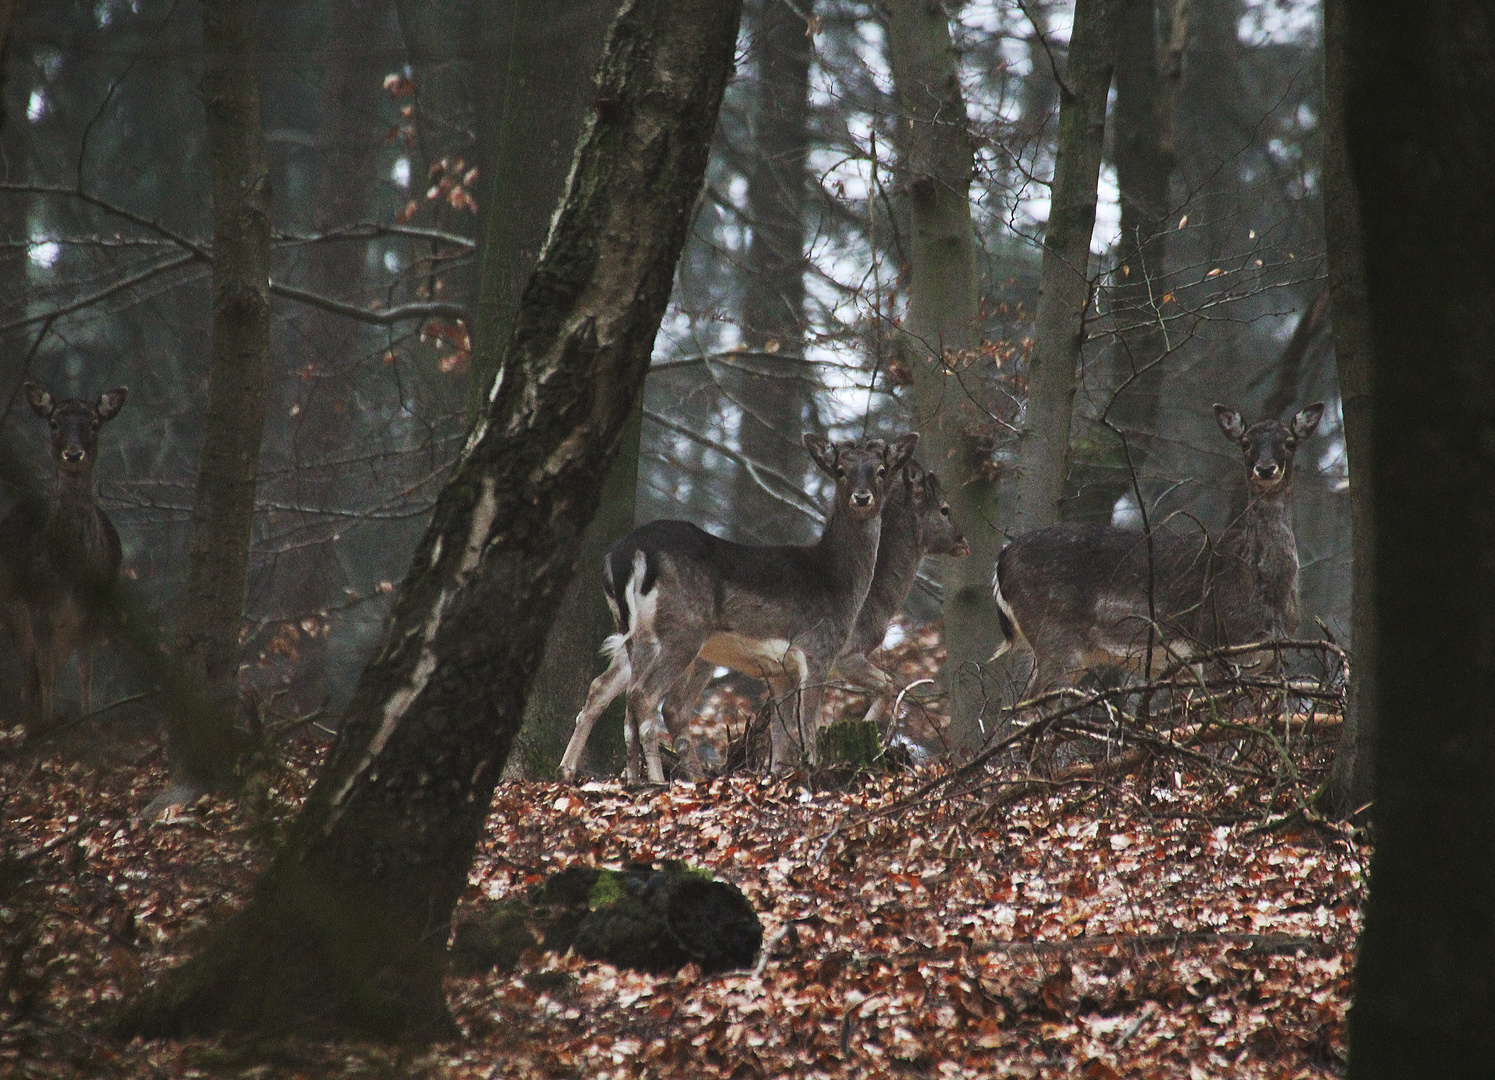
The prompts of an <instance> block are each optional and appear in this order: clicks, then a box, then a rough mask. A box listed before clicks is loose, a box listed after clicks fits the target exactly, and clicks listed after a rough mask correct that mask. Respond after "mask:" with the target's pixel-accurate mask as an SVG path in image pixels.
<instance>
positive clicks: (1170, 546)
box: [993, 404, 1324, 691]
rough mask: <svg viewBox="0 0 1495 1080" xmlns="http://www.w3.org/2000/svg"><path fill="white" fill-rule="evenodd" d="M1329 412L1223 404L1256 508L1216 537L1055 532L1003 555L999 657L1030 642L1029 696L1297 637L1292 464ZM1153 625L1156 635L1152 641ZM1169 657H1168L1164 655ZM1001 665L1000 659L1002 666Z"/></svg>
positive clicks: (1219, 414)
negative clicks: (1116, 670)
mask: <svg viewBox="0 0 1495 1080" xmlns="http://www.w3.org/2000/svg"><path fill="white" fill-rule="evenodd" d="M1323 412H1324V406H1323V405H1322V404H1314V405H1310V406H1308V407H1307V408H1306V409H1303V410H1302V411H1301V412H1299V413H1298V414H1297V415H1296V416H1294V417H1293V419H1292V421H1291V422H1290V423H1286V424H1284V423H1281V422H1280V421H1277V420H1260V421H1257V422H1256V423H1254V424H1251V425H1250V426H1247V425H1246V424H1245V423H1244V422H1243V421H1242V420H1241V417H1240V414H1239V413H1237V412H1235V411H1234V410H1233V409H1228V408H1226V407H1225V406H1224V405H1216V406H1215V419H1216V422H1217V423H1218V424H1219V427H1220V430H1221V432H1223V433H1224V435H1225V437H1226V438H1227V439H1229V440H1231V442H1233V443H1236V444H1237V445H1238V446H1239V447H1240V448H1241V450H1242V452H1243V454H1244V457H1245V466H1246V486H1247V489H1248V496H1249V497H1248V499H1247V502H1246V508H1245V509H1244V510H1243V511H1242V512H1241V514H1240V516H1239V517H1237V518H1236V519H1235V520H1234V521H1233V522H1231V524H1230V526H1229V527H1228V528H1227V529H1226V530H1225V531H1224V532H1223V533H1222V534H1221V535H1220V536H1218V537H1216V538H1214V539H1211V538H1210V537H1208V536H1205V535H1202V534H1194V535H1178V534H1175V533H1171V532H1166V531H1163V530H1161V529H1155V530H1153V531H1152V534H1151V543H1150V544H1149V537H1148V535H1147V534H1146V533H1143V532H1142V531H1140V530H1134V529H1122V528H1117V527H1114V526H1108V525H1086V524H1066V525H1053V526H1050V527H1048V528H1044V529H1037V530H1035V531H1033V532H1030V533H1026V534H1024V535H1023V536H1019V537H1018V538H1017V539H1016V540H1014V541H1012V543H1010V544H1008V545H1007V546H1006V547H1005V548H1003V549H1002V554H1001V556H1000V557H999V558H998V560H997V568H996V577H995V580H994V582H993V586H994V592H995V596H996V602H997V609H998V613H999V617H1000V619H1001V622H1002V632H1003V635H1004V637H1005V638H1006V639H1007V640H1006V642H1004V644H1003V645H1002V646H1001V647H1000V648H999V649H998V650H997V653H996V656H1001V655H1002V654H1003V653H1004V652H1006V651H1007V649H1008V648H1009V647H1010V646H1011V644H1012V642H1013V641H1014V640H1015V638H1016V637H1017V636H1018V635H1019V634H1020V635H1021V636H1022V637H1023V638H1025V639H1026V640H1027V642H1028V645H1029V646H1030V647H1031V648H1032V650H1033V656H1034V667H1033V676H1032V679H1031V682H1030V687H1031V688H1032V689H1034V690H1040V691H1041V690H1047V689H1051V688H1053V687H1055V686H1059V685H1064V684H1065V683H1066V682H1067V681H1069V680H1073V679H1074V678H1075V677H1076V676H1077V675H1079V674H1080V673H1081V672H1083V671H1085V670H1086V669H1088V668H1092V667H1098V666H1103V665H1120V666H1123V667H1129V668H1132V669H1136V668H1139V667H1141V666H1142V664H1143V660H1144V657H1145V656H1146V655H1147V653H1148V649H1149V643H1151V644H1152V645H1153V646H1155V647H1156V648H1157V649H1158V651H1159V655H1168V656H1170V658H1171V657H1178V658H1186V657H1188V656H1190V655H1192V654H1197V653H1198V652H1199V651H1200V650H1207V649H1212V648H1217V647H1220V646H1224V645H1242V644H1249V643H1251V642H1254V641H1262V640H1266V639H1269V638H1276V637H1285V636H1289V635H1291V634H1292V632H1293V631H1294V630H1295V629H1297V625H1298V549H1297V541H1296V538H1295V537H1294V535H1293V522H1292V506H1291V499H1290V497H1291V495H1292V488H1293V456H1294V454H1295V453H1296V452H1297V449H1298V444H1299V443H1301V442H1302V441H1303V440H1304V439H1306V438H1308V437H1309V436H1310V435H1312V434H1313V432H1314V429H1316V428H1317V427H1318V423H1319V419H1320V417H1321V416H1322V415H1323ZM1150 628H1151V632H1150ZM1164 650H1166V653H1165V652H1164ZM995 658H996V657H995V656H994V657H993V659H995Z"/></svg>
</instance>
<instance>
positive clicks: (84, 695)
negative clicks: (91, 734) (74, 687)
mask: <svg viewBox="0 0 1495 1080" xmlns="http://www.w3.org/2000/svg"><path fill="white" fill-rule="evenodd" d="M91 712H93V646H92V645H90V644H88V643H87V642H84V643H83V644H82V645H80V646H78V717H79V719H82V718H84V717H86V716H88V714H89V713H91Z"/></svg>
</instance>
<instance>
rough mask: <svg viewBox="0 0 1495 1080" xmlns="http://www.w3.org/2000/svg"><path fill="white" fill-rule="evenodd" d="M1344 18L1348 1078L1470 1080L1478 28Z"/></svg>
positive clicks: (1491, 51)
mask: <svg viewBox="0 0 1495 1080" xmlns="http://www.w3.org/2000/svg"><path fill="white" fill-rule="evenodd" d="M1342 10H1343V11H1344V14H1345V19H1344V31H1343V32H1344V37H1343V42H1344V58H1345V61H1346V69H1345V82H1344V98H1345V106H1344V117H1345V126H1346V130H1347V134H1348V143H1349V150H1350V157H1351V162H1352V167H1353V174H1354V180H1355V187H1356V190H1357V193H1358V195H1359V200H1360V211H1361V221H1362V224H1363V228H1364V234H1363V235H1364V245H1365V247H1364V251H1365V281H1366V295H1367V299H1368V301H1369V313H1370V331H1371V339H1372V349H1371V372H1372V380H1371V381H1372V386H1371V459H1370V464H1371V472H1372V477H1371V481H1372V493H1373V497H1374V500H1375V501H1374V506H1373V510H1372V516H1373V523H1374V529H1373V532H1374V542H1375V565H1376V581H1375V608H1376V618H1377V629H1378V630H1379V640H1380V641H1383V642H1390V641H1395V642H1396V645H1397V647H1396V648H1395V649H1382V650H1380V652H1379V655H1378V663H1377V665H1376V669H1377V682H1376V694H1377V703H1378V706H1379V707H1378V714H1379V716H1380V723H1379V725H1378V727H1377V730H1376V739H1375V799H1376V802H1375V810H1374V816H1375V823H1376V847H1375V855H1374V857H1373V858H1372V861H1371V868H1370V881H1371V888H1370V895H1369V898H1368V900H1367V902H1366V910H1365V929H1364V932H1363V934H1362V936H1361V939H1360V947H1359V959H1358V962H1357V964H1356V968H1355V999H1354V1001H1355V1003H1354V1008H1353V1009H1352V1010H1351V1012H1350V1021H1349V1035H1350V1064H1349V1075H1350V1076H1351V1077H1353V1078H1356V1080H1366V1078H1381V1077H1398V1078H1400V1077H1430V1076H1437V1077H1449V1078H1458V1077H1476V1076H1480V1077H1482V1076H1488V1075H1489V1074H1490V1068H1491V1064H1490V1063H1491V1062H1492V1061H1495V863H1492V861H1491V857H1490V853H1491V850H1492V847H1495V784H1492V783H1491V780H1490V778H1491V776H1492V774H1495V635H1492V634H1491V633H1490V612H1491V611H1492V610H1495V559H1492V558H1491V552H1492V551H1495V470H1492V449H1491V448H1492V438H1491V432H1492V417H1495V365H1492V364H1491V362H1490V360H1491V357H1492V356H1495V264H1492V262H1491V260H1490V252H1491V251H1492V250H1495V216H1492V214H1491V213H1490V208H1491V207H1492V206H1495V18H1492V13H1491V10H1490V7H1489V5H1488V4H1487V3H1483V2H1482V0H1389V2H1386V3H1381V4H1362V3H1352V4H1347V5H1346V6H1345V8H1344V9H1342ZM1335 317H1336V321H1338V318H1339V311H1338V310H1337V309H1336V311H1335ZM1356 645H1357V648H1358V645H1359V643H1358V642H1357V643H1356Z"/></svg>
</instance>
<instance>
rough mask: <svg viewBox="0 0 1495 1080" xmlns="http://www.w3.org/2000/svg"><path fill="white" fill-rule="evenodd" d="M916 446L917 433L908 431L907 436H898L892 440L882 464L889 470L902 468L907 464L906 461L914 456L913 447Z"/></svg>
mask: <svg viewBox="0 0 1495 1080" xmlns="http://www.w3.org/2000/svg"><path fill="white" fill-rule="evenodd" d="M918 445H919V433H918V432H917V431H910V432H908V433H907V434H904V435H900V436H898V438H897V439H895V440H893V445H892V446H891V447H889V448H888V451H887V454H886V455H885V456H884V457H883V463H884V464H885V465H887V467H888V468H889V469H901V468H903V466H904V465H905V464H907V463H908V460H909V459H910V458H912V457H913V456H914V447H916V446H918Z"/></svg>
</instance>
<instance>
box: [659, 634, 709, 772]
mask: <svg viewBox="0 0 1495 1080" xmlns="http://www.w3.org/2000/svg"><path fill="white" fill-rule="evenodd" d="M711 672H712V665H711V664H708V663H706V662H705V661H703V660H701V659H700V658H699V657H697V658H696V659H694V660H692V661H691V662H690V667H688V668H686V669H685V674H684V675H682V676H681V677H680V680H679V681H678V682H677V683H676V684H675V685H674V686H673V687H671V688H670V690H669V692H668V693H666V694H665V696H664V700H663V701H661V702H660V705H659V711H660V714H661V716H662V717H663V718H664V726H665V730H666V731H668V732H669V735H670V746H671V747H672V748H673V749H674V751H675V754H676V755H677V756H678V757H679V759H680V764H681V765H682V766H683V767H684V769H685V774H686V775H687V776H688V777H690V778H691V779H692V780H699V779H700V778H701V777H702V776H704V775H705V770H704V769H703V768H702V767H701V759H700V758H699V757H698V756H697V755H696V744H695V743H694V742H693V741H692V740H691V737H690V719H691V717H692V716H694V715H695V711H696V703H697V702H698V701H700V700H701V694H702V692H703V691H704V690H705V689H706V684H707V683H709V682H710V681H711Z"/></svg>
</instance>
